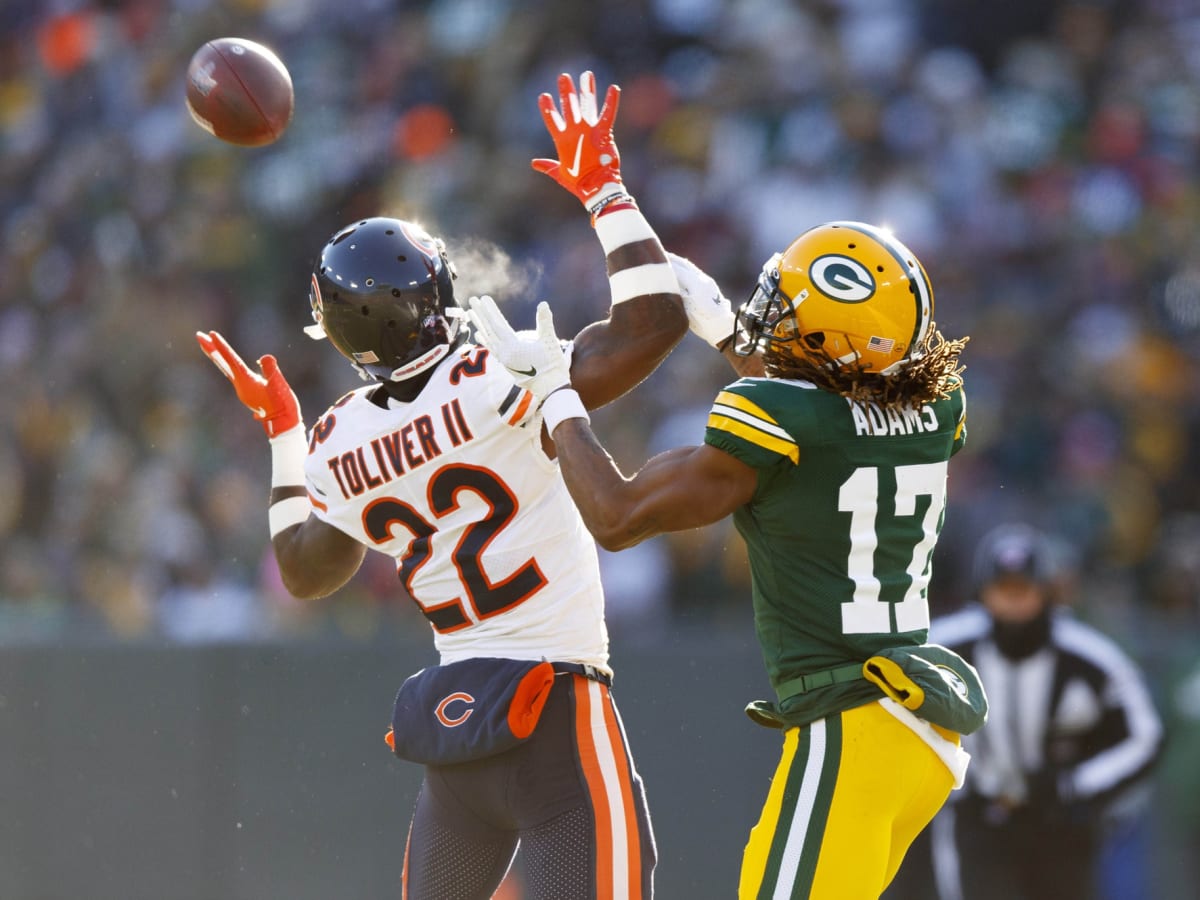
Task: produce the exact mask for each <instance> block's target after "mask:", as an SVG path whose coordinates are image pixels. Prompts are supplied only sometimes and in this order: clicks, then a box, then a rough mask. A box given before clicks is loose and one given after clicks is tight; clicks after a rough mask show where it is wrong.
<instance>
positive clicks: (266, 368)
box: [258, 353, 283, 381]
mask: <svg viewBox="0 0 1200 900" xmlns="http://www.w3.org/2000/svg"><path fill="white" fill-rule="evenodd" d="M258 367H259V369H261V370H262V373H263V377H264V378H265V379H267V381H271V380H272V379H273V378H281V377H283V373H281V372H280V371H279V363H278V361H277V360H276V359H275V357H274V356H272V355H271V354H270V353H268V354H267V355H266V356H262V357H259V360H258Z"/></svg>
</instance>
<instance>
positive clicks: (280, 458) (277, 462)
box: [271, 423, 308, 488]
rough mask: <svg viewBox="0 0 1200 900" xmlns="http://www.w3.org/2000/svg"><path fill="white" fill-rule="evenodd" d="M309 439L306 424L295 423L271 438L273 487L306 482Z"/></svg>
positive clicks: (293, 485)
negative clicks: (305, 428)
mask: <svg viewBox="0 0 1200 900" xmlns="http://www.w3.org/2000/svg"><path fill="white" fill-rule="evenodd" d="M307 456H308V439H307V438H306V437H305V436H304V425H303V423H302V424H300V425H294V426H292V427H291V428H289V429H288V430H287V431H285V432H284V433H283V434H281V435H278V436H276V437H273V438H271V487H273V488H277V487H296V486H298V485H303V484H304V460H305V458H306V457H307Z"/></svg>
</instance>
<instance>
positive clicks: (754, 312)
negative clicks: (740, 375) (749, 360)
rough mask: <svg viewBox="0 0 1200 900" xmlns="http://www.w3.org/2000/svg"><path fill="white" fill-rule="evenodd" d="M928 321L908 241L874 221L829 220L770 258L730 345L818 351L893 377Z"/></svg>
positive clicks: (926, 289) (929, 293)
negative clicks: (906, 245) (900, 240)
mask: <svg viewBox="0 0 1200 900" xmlns="http://www.w3.org/2000/svg"><path fill="white" fill-rule="evenodd" d="M932 321H933V288H932V287H930V284H929V276H927V275H926V274H925V269H924V268H922V266H921V264H920V262H918V261H917V258H916V257H915V256H914V255H913V254H912V252H911V251H910V250H909V249H908V248H907V247H905V246H904V245H903V244H902V243H900V242H899V241H898V240H896V238H895V237H893V236H892V234H891V232H889V231H886V230H884V229H882V228H876V227H875V226H874V225H866V224H864V223H862V222H830V223H828V224H826V225H819V226H817V227H816V228H811V229H809V230H808V231H806V232H804V233H803V234H802V235H800V237H798V238H796V240H794V241H792V243H791V245H790V246H789V247H788V248H787V249H786V250H784V251H783V252H782V253H776V254H775V255H774V256H772V257H771V258H770V259H769V260H767V262H766V265H764V266H763V270H762V274H761V275H760V276H759V279H758V286H757V287H756V288H755V291H754V293H753V294H752V295H751V296H750V299H749V300H747V301H746V302H745V303H743V304H742V306H741V309H739V310H738V314H737V330H736V342H735V350H736V351H737V352H738V353H740V354H742V355H745V356H748V355H749V354H751V353H753V352H754V351H755V350H757V349H760V348H765V347H767V346H770V347H772V348H774V349H775V350H776V351H779V352H782V353H785V354H788V355H790V356H792V357H794V358H796V359H797V360H801V361H803V360H804V359H805V350H806V349H808V350H821V351H824V352H825V353H828V354H829V356H830V357H831V358H832V359H833V360H834V361H835V362H836V363H837V364H838V365H843V366H844V365H849V364H853V363H858V364H859V365H861V366H862V367H863V368H864V369H866V370H868V371H871V372H875V373H878V374H880V375H890V374H892V373H894V372H897V371H899V370H900V369H902V368H903V367H904V366H905V365H907V364H908V363H910V362H912V361H913V360H915V359H919V358H920V356H921V355H922V353H923V352H924V347H925V339H926V337H927V335H928V332H929V327H930V323H931V322H932ZM800 342H803V344H801V343H800Z"/></svg>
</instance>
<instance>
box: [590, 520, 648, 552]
mask: <svg viewBox="0 0 1200 900" xmlns="http://www.w3.org/2000/svg"><path fill="white" fill-rule="evenodd" d="M588 530H589V531H591V533H592V537H594V538H595V539H596V543H597V544H599V545H600V546H601V547H603V548H604V549H605V550H608V551H609V552H612V553H615V552H616V551H618V550H627V549H628V548H630V547H632V546H633V545H634V544H638V543H641V541H642V540H643V539H644V538H646V537H647V535H646V534H645V533H644V531H643V529H641V528H639V527H638V526H637V524H636V523H635V522H634V521H633V520H631V519H629V518H625V517H620V516H609V517H606V518H602V519H599V520H593V521H591V522H588Z"/></svg>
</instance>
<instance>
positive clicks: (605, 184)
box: [533, 72, 625, 215]
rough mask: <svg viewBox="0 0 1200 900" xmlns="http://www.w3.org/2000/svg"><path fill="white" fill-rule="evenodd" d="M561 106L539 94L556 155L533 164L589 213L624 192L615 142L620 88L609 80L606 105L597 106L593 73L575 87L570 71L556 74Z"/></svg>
mask: <svg viewBox="0 0 1200 900" xmlns="http://www.w3.org/2000/svg"><path fill="white" fill-rule="evenodd" d="M558 94H559V99H560V101H561V104H562V109H561V111H560V110H559V109H558V108H556V107H555V105H554V98H553V97H551V96H550V95H549V94H542V95H541V96H540V97H538V109H540V110H541V111H542V118H543V119H544V120H545V122H546V130H547V131H549V132H550V137H551V138H553V139H554V150H555V152H556V153H557V154H558V159H535V160H533V168H534V169H536V170H537V171H539V172H542V173H543V174H545V175H549V176H550V177H551V178H553V179H554V180H555V181H557V182H558V183H559V184H561V185H562V186H563V187H564V188H566V189H567V190H568V191H570V192H571V193H572V194H574V195H575V196H576V197H578V198H579V201H580V202H581V203H582V204H583V205H584V206H585V207H586V208H587V210H588V211H589V212H591V213H592V214H593V215H594V214H595V213H596V211H597V208H598V207H599V206H600V205H601V203H602V201H604V200H605V199H607V198H609V197H611V196H613V195H616V194H623V193H624V192H625V188H624V185H622V183H621V155H620V154H619V153H618V152H617V145H616V144H615V143H613V134H612V126H613V120H614V119H616V117H617V105H618V103H619V102H620V98H621V89H620V88H619V87H617V86H616V85H615V84H614V85H610V86H609V88H608V93H607V94H606V95H605V97H604V107H603V108H602V109H600V110H598V111H597V109H596V76H595V75H594V74H592V73H591V72H584V73H583V75H582V76H581V77H580V79H579V91H578V92H576V90H575V82H574V81H572V80H571V76H570V75H567V74H562V75H559V76H558Z"/></svg>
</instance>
